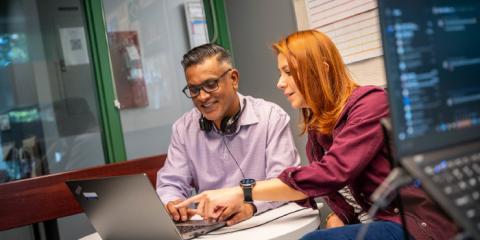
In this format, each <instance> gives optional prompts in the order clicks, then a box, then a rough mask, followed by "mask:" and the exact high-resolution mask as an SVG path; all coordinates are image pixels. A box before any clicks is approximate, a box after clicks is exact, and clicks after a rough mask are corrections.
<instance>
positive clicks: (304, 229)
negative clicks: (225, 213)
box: [80, 203, 323, 240]
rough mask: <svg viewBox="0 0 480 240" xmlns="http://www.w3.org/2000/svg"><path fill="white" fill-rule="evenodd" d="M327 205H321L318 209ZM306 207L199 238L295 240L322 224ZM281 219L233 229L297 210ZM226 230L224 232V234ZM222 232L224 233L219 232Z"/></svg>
mask: <svg viewBox="0 0 480 240" xmlns="http://www.w3.org/2000/svg"><path fill="white" fill-rule="evenodd" d="M322 206H323V205H322V204H319V205H318V208H321V207H322ZM300 209H302V208H301V207H299V206H298V205H296V204H295V203H289V204H286V205H284V206H281V207H279V208H277V209H273V210H270V211H267V212H265V213H262V214H260V215H257V216H255V217H253V218H250V219H248V220H246V221H243V222H241V223H239V224H236V225H233V226H229V227H223V228H221V229H218V230H215V231H213V232H210V233H208V234H206V235H203V236H200V237H198V238H195V239H208V240H220V239H229V240H237V239H238V240H245V239H249V238H252V237H254V238H255V239H265V240H266V239H269V240H291V239H299V238H300V237H302V236H303V235H305V234H306V233H308V232H311V231H313V230H315V229H317V228H318V226H319V225H320V217H319V215H318V211H316V210H312V209H304V210H300ZM296 210H300V211H298V212H295V213H292V214H289V215H287V216H284V217H282V218H279V219H277V220H274V221H272V222H270V223H267V224H265V225H262V226H259V227H255V228H251V229H248V230H243V231H238V232H232V231H235V230H239V229H245V228H248V227H252V226H256V225H260V224H262V223H265V222H267V221H269V220H272V219H274V218H276V217H279V216H281V215H284V214H287V213H290V212H294V211H296ZM223 233H224V234H223ZM216 234H220V235H216ZM80 240H101V238H100V236H99V235H98V234H97V233H94V234H90V235H88V236H86V237H84V238H81V239H80Z"/></svg>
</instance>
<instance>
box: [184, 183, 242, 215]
mask: <svg viewBox="0 0 480 240" xmlns="http://www.w3.org/2000/svg"><path fill="white" fill-rule="evenodd" d="M192 203H198V205H197V209H196V213H197V214H199V215H200V216H203V219H205V220H212V219H218V218H219V217H220V216H221V215H223V216H224V219H226V216H231V215H233V214H234V213H237V212H240V209H241V208H242V206H243V204H244V203H243V191H242V189H241V188H240V187H233V188H223V189H218V190H208V191H204V192H201V193H199V194H197V195H195V196H193V197H191V198H189V199H187V200H185V201H183V202H181V203H179V204H176V205H175V207H176V208H177V209H181V208H184V207H186V206H189V205H190V204H192Z"/></svg>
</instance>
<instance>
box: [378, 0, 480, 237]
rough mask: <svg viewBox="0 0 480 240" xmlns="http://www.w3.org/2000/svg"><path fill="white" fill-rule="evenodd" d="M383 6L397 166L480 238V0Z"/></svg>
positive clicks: (389, 0) (388, 1) (394, 1)
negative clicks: (403, 169)
mask: <svg viewBox="0 0 480 240" xmlns="http://www.w3.org/2000/svg"><path fill="white" fill-rule="evenodd" d="M378 3H379V17H380V25H381V35H382V40H383V47H384V60H385V68H386V73H387V86H388V91H389V102H390V111H391V118H392V123H393V124H392V126H393V132H392V133H393V135H392V136H393V143H394V144H393V145H394V149H395V159H396V160H397V161H399V163H400V165H401V166H403V167H404V168H405V169H406V170H407V171H408V172H409V173H410V174H411V175H412V176H414V177H415V178H416V179H418V180H420V181H421V183H422V187H423V189H424V190H425V191H426V192H427V193H428V194H429V195H430V196H431V197H432V198H433V199H434V200H435V201H436V202H437V203H438V204H439V205H440V206H441V207H442V208H443V209H444V210H445V212H446V213H447V214H449V215H450V217H452V219H453V220H454V221H455V222H456V223H457V224H458V226H460V227H461V228H462V229H463V231H464V233H465V235H466V236H470V237H471V238H472V239H480V80H479V79H480V48H479V47H478V43H479V42H480V23H479V19H480V1H478V0H463V1H456V0H422V1H405V0H379V1H378Z"/></svg>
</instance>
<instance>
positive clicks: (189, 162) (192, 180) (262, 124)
mask: <svg viewBox="0 0 480 240" xmlns="http://www.w3.org/2000/svg"><path fill="white" fill-rule="evenodd" d="M182 65H183V68H184V71H185V76H186V79H187V86H186V87H185V88H184V89H183V92H184V93H185V95H186V96H187V97H188V98H191V99H192V101H193V104H194V105H195V108H194V109H192V110H191V111H189V112H187V113H185V114H184V115H183V116H182V117H181V118H180V119H178V120H177V121H176V122H175V123H174V124H173V127H172V138H171V142H170V146H169V149H168V157H167V160H166V162H165V165H164V167H163V168H162V169H160V170H159V171H158V174H157V193H158V195H159V196H160V198H161V199H162V202H163V203H164V204H165V203H166V208H167V209H168V211H169V213H170V215H171V216H172V218H173V219H174V220H176V221H186V220H188V219H189V218H190V217H191V215H192V214H193V211H189V210H187V209H186V208H181V209H178V210H177V209H176V208H175V207H174V205H175V204H177V203H179V202H181V201H182V200H184V199H186V198H188V197H189V196H190V195H191V194H192V192H193V190H195V192H197V193H199V192H202V191H205V190H210V189H218V188H222V187H229V186H238V184H239V182H240V180H242V179H246V178H252V179H257V180H263V179H268V178H273V177H276V176H277V175H278V174H279V173H280V172H281V171H282V170H283V169H284V168H285V167H288V166H293V165H298V164H299V162H300V158H299V156H298V153H297V150H296V148H295V146H294V143H293V138H292V134H291V131H290V128H289V121H290V118H289V116H288V115H287V113H285V112H284V111H283V110H282V109H281V108H280V107H279V106H277V105H275V104H273V103H271V102H267V101H265V100H263V99H256V98H253V97H249V96H243V95H241V94H239V93H237V90H238V82H239V73H238V70H237V69H235V68H233V66H232V61H231V57H230V55H229V54H228V53H227V51H226V50H225V49H224V48H222V47H220V46H218V45H215V44H205V45H202V46H199V47H196V48H194V49H192V50H190V51H189V52H187V53H186V54H185V55H184V56H183V60H182ZM280 204H281V203H278V202H276V203H274V202H253V203H245V204H244V205H243V206H242V207H241V209H240V210H239V212H237V213H236V214H234V215H233V216H232V217H231V218H230V220H228V221H227V224H228V225H232V224H235V223H237V222H240V221H243V220H245V219H248V218H250V217H252V216H253V215H254V214H255V213H261V212H263V211H265V210H268V209H271V208H274V207H277V206H279V205H280Z"/></svg>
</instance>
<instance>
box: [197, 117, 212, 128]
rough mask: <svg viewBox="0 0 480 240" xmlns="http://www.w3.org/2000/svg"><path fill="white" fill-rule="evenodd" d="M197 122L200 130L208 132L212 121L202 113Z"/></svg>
mask: <svg viewBox="0 0 480 240" xmlns="http://www.w3.org/2000/svg"><path fill="white" fill-rule="evenodd" d="M198 124H199V125H200V129H201V130H202V131H205V132H210V131H211V130H212V121H210V120H208V119H206V118H205V117H204V116H203V115H202V117H200V118H199V119H198Z"/></svg>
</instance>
